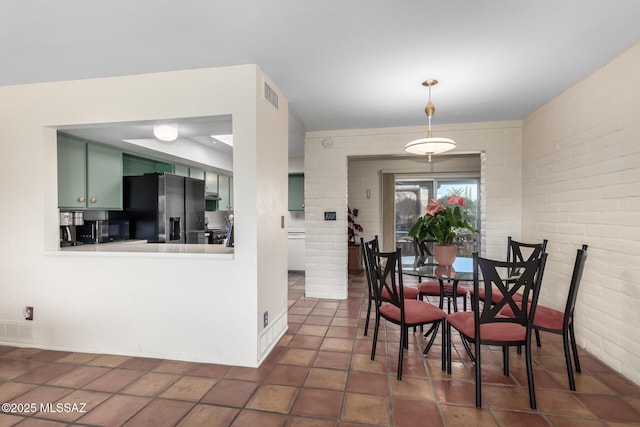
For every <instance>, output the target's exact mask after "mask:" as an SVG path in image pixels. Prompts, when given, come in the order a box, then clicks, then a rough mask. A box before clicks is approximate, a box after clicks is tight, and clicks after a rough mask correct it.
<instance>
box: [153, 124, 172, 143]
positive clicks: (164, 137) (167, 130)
mask: <svg viewBox="0 0 640 427" xmlns="http://www.w3.org/2000/svg"><path fill="white" fill-rule="evenodd" d="M153 136H155V137H156V138H158V139H159V140H160V141H167V142H171V141H175V140H176V138H177V137H178V125H155V126H154V127H153Z"/></svg>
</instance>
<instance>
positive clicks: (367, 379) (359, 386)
mask: <svg viewBox="0 0 640 427" xmlns="http://www.w3.org/2000/svg"><path fill="white" fill-rule="evenodd" d="M346 390H347V391H349V392H352V393H362V394H375V395H377V396H388V395H389V382H388V379H387V375H383V374H373V373H369V372H360V371H349V376H348V378H347V388H346Z"/></svg>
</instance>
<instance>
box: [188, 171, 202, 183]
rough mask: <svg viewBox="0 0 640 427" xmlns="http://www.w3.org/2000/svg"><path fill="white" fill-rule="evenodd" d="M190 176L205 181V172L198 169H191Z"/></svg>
mask: <svg viewBox="0 0 640 427" xmlns="http://www.w3.org/2000/svg"><path fill="white" fill-rule="evenodd" d="M189 176H190V177H191V178H195V179H201V180H203V181H204V170H202V169H198V168H189Z"/></svg>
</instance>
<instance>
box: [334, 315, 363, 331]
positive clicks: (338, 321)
mask: <svg viewBox="0 0 640 427" xmlns="http://www.w3.org/2000/svg"><path fill="white" fill-rule="evenodd" d="M357 324H358V320H357V319H352V318H349V317H334V318H333V320H332V321H331V323H330V325H331V326H348V327H352V328H355V327H356V326H357ZM362 325H363V327H362V328H361V331H360V333H363V332H364V323H363V324H362ZM372 328H373V322H372V321H370V322H369V329H370V330H371V331H373V329H372Z"/></svg>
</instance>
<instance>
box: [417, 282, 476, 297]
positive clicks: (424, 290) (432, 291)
mask: <svg viewBox="0 0 640 427" xmlns="http://www.w3.org/2000/svg"><path fill="white" fill-rule="evenodd" d="M418 290H419V291H420V293H421V294H424V295H435V296H438V295H440V282H438V281H432V282H420V283H418ZM452 292H453V284H451V283H447V282H445V283H444V294H445V295H451V293H452ZM456 292H457V294H458V296H460V297H463V296H465V295H466V294H467V290H466V289H464V288H462V287H460V286H459V285H458V287H457V289H456Z"/></svg>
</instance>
